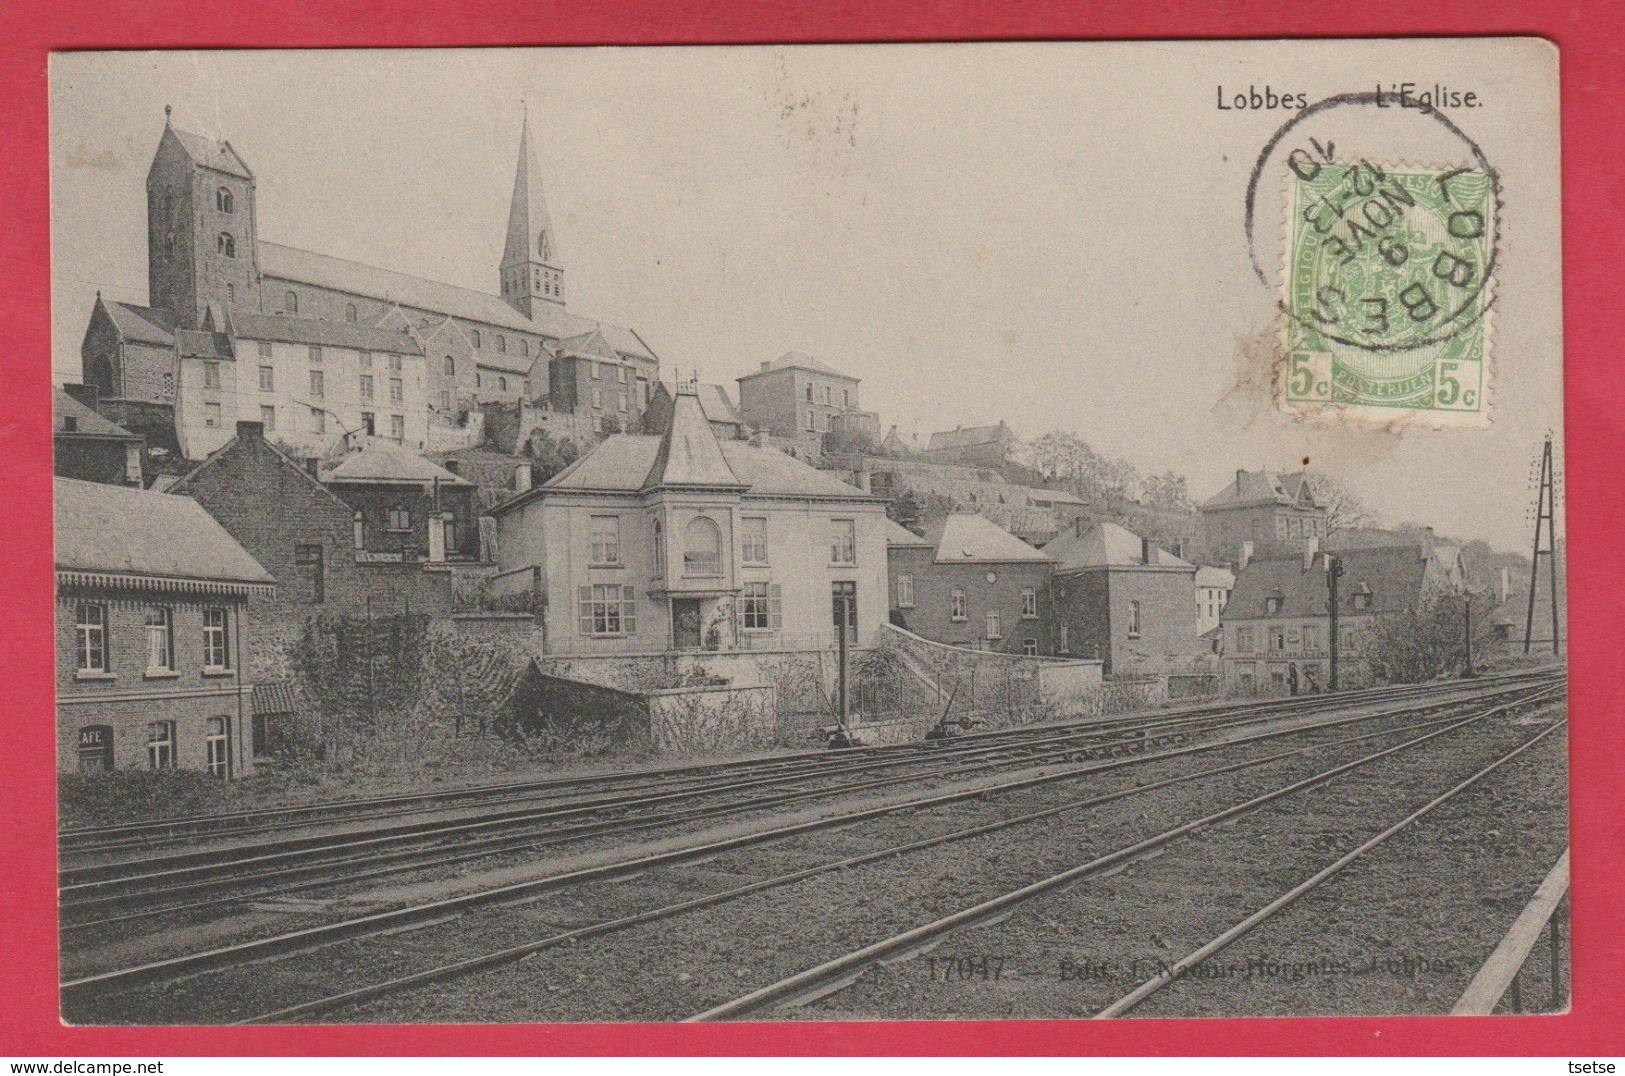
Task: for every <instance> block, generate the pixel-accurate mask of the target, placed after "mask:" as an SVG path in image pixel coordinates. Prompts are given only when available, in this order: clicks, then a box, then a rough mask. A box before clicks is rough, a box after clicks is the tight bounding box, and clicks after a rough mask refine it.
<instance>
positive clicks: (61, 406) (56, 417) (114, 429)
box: [51, 385, 141, 441]
mask: <svg viewBox="0 0 1625 1076" xmlns="http://www.w3.org/2000/svg"><path fill="white" fill-rule="evenodd" d="M69 418H71V419H73V424H74V426H75V428H74V429H72V430H69V429H68V424H67V422H66V421H65V420H66V419H69ZM51 429H52V431H53V432H54V433H58V434H64V435H66V436H68V437H105V438H109V439H113V440H118V441H139V440H141V435H140V434H138V433H131V432H130V431H129V430H127V429H125V428H124V427H123V426H120V425H118V424H117V423H116V422H109V421H108V420H107V419H105V418H103V417H102V416H100V415H98V414H97V413H96V412H94V411H92V410H91V409H90V408H88V407H86V406H85V405H84V404H82V403H80V402H79V401H78V400H75V399H74V398H73V397H72V396H69V395H68V394H67V393H66V392H63V391H62V389H60V388H58V387H56V386H55V385H53V386H51Z"/></svg>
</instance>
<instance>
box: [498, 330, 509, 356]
mask: <svg viewBox="0 0 1625 1076" xmlns="http://www.w3.org/2000/svg"><path fill="white" fill-rule="evenodd" d="M497 353H498V354H499V355H506V354H507V353H508V338H507V337H506V336H503V335H502V334H501V333H498V334H497Z"/></svg>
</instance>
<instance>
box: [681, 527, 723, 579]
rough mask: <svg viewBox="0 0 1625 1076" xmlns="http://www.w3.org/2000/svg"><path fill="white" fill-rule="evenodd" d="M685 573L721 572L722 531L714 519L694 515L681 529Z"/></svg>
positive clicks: (705, 573) (711, 573) (708, 573)
mask: <svg viewBox="0 0 1625 1076" xmlns="http://www.w3.org/2000/svg"><path fill="white" fill-rule="evenodd" d="M683 572H684V574H685V575H721V574H722V531H721V529H720V528H718V527H717V524H716V520H714V519H711V518H710V517H708V516H695V517H694V518H693V519H691V520H689V521H688V526H687V527H685V528H684V530H683Z"/></svg>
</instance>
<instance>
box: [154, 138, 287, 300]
mask: <svg viewBox="0 0 1625 1076" xmlns="http://www.w3.org/2000/svg"><path fill="white" fill-rule="evenodd" d="M258 248H259V241H258V237H257V236H256V234H255V226H254V173H253V172H251V171H249V168H248V165H246V164H244V163H243V159H242V158H241V157H239V156H237V151H236V150H234V149H232V148H231V143H230V142H227V141H225V140H224V139H210V138H204V137H203V136H201V135H195V134H192V133H190V132H188V131H182V130H180V129H179V128H177V127H175V126H174V125H173V124H171V123H170V119H169V109H168V108H167V107H166V108H165V109H164V133H163V136H162V137H161V138H159V140H158V151H157V152H156V153H154V154H153V158H152V167H151V168H150V169H149V170H148V171H147V290H148V293H149V299H148V301H149V302H150V303H151V304H152V306H154V307H156V308H158V309H160V310H164V311H166V312H167V313H168V314H169V316H170V317H171V318H172V319H173V324H174V326H175V327H176V328H195V327H197V326H198V325H200V324H202V322H203V317H204V314H205V312H206V311H208V309H209V308H210V306H211V305H220V306H222V307H224V308H230V307H238V308H243V309H249V310H255V311H257V310H259V306H260V301H259V288H260V282H259V270H258V262H259V258H258V253H259V251H258Z"/></svg>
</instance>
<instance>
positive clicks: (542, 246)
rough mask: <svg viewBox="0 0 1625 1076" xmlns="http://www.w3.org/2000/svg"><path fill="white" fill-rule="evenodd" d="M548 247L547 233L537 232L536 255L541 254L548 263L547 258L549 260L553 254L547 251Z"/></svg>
mask: <svg viewBox="0 0 1625 1076" xmlns="http://www.w3.org/2000/svg"><path fill="white" fill-rule="evenodd" d="M547 247H548V243H547V233H546V232H537V233H536V253H537V254H540V255H541V256H542V260H543V261H546V260H547V258H548V255H549V254H550V253H551V252H550V251H549V250H548V249H547Z"/></svg>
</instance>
